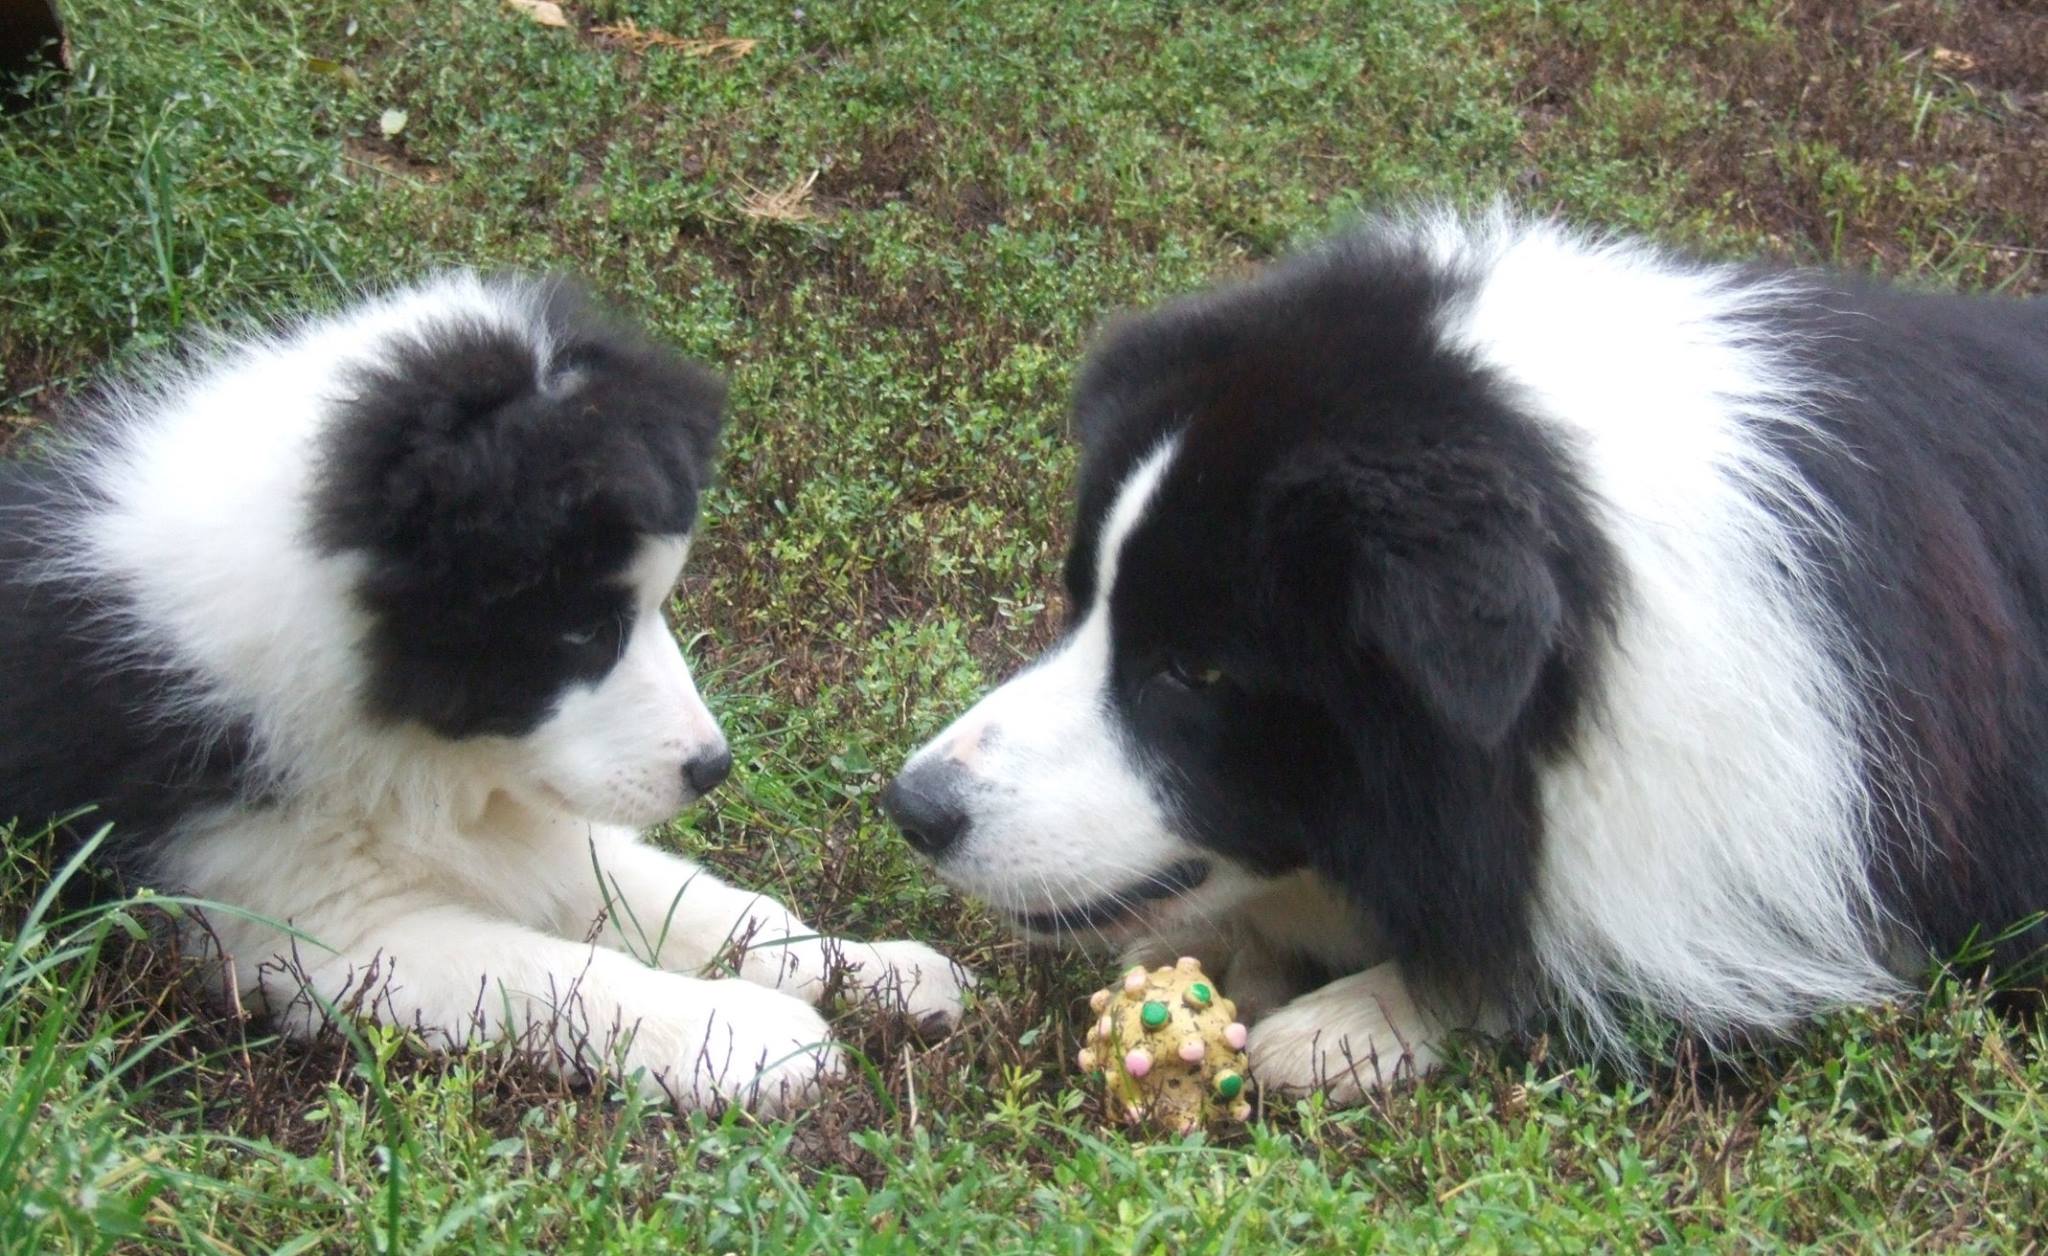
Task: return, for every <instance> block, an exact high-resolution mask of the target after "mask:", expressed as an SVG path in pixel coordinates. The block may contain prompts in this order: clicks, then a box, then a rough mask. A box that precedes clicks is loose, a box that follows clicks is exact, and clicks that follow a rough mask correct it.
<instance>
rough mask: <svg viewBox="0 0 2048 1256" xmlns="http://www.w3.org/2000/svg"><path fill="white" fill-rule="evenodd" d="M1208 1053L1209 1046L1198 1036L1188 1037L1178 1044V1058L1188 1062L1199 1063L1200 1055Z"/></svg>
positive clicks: (1200, 1060)
mask: <svg viewBox="0 0 2048 1256" xmlns="http://www.w3.org/2000/svg"><path fill="white" fill-rule="evenodd" d="M1207 1054H1209V1048H1208V1047H1207V1046H1205V1045H1204V1044H1203V1042H1202V1040H1201V1039H1200V1038H1190V1039H1188V1040H1187V1041H1186V1042H1183V1043H1181V1044H1180V1058H1181V1059H1183V1060H1186V1061H1187V1062H1188V1063H1190V1064H1200V1063H1201V1062H1202V1057H1203V1056H1205V1055H1207Z"/></svg>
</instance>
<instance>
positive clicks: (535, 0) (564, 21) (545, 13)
mask: <svg viewBox="0 0 2048 1256" xmlns="http://www.w3.org/2000/svg"><path fill="white" fill-rule="evenodd" d="M505 7H506V8H508V9H513V10H516V11H518V12H520V13H524V14H525V15H526V16H528V17H530V18H532V19H533V20H534V21H535V22H537V23H539V24H540V25H542V26H561V27H566V26H568V25H569V19H568V18H567V17H565V16H563V14H562V6H561V5H559V4H556V3H555V0H505Z"/></svg>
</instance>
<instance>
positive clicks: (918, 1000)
mask: <svg viewBox="0 0 2048 1256" xmlns="http://www.w3.org/2000/svg"><path fill="white" fill-rule="evenodd" d="M839 947H840V957H841V959H843V960H844V962H845V964H846V967H847V982H848V984H849V985H850V986H852V987H853V988H855V989H856V990H858V991H859V992H860V995H861V998H862V999H864V1000H866V1001H868V1002H871V1003H873V1004H874V1005H875V1006H877V1007H880V1008H882V1009H884V1010H885V1011H889V1012H894V1013H896V1014H898V1015H900V1016H902V1017H903V1018H904V1019H906V1020H908V1021H909V1022H910V1023H911V1024H912V1025H915V1026H916V1027H917V1029H918V1031H919V1032H921V1033H926V1034H938V1033H944V1032H945V1031H947V1030H949V1029H951V1028H953V1027H954V1026H955V1025H958V1024H959V1023H960V1016H961V1013H962V1012H963V1010H964V1007H965V1001H966V994H967V991H968V990H970V989H972V988H973V986H974V974H973V973H970V972H968V971H967V970H966V969H965V968H963V967H961V966H960V965H959V964H956V963H954V962H953V961H952V960H950V959H947V958H946V957H945V956H943V955H941V954H939V953H938V952H937V951H935V950H933V949H932V948H930V947H928V946H926V945H925V944H924V943H922V942H910V941H895V942H842V943H840V944H839Z"/></svg>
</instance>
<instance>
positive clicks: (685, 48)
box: [590, 18, 761, 65]
mask: <svg viewBox="0 0 2048 1256" xmlns="http://www.w3.org/2000/svg"><path fill="white" fill-rule="evenodd" d="M590 33H591V34H593V35H601V36H603V37H604V38H606V39H615V40H617V41H619V42H620V43H622V44H624V45H626V46H627V47H628V48H631V49H632V50H633V51H634V52H646V51H647V50H648V49H649V48H666V49H668V50H669V51H671V52H678V53H681V54H682V55H683V56H686V57H703V58H706V59H707V60H711V61H718V62H723V63H725V64H727V65H730V64H732V63H733V62H735V61H737V60H739V59H740V58H741V57H744V56H746V55H747V54H748V53H750V52H752V51H753V50H754V47H755V45H756V44H758V43H760V42H761V41H760V40H758V39H735V38H731V37H729V36H724V35H718V36H711V37H707V38H704V39H685V38H684V37H683V36H681V35H671V34H669V33H668V32H667V31H660V30H650V29H648V28H647V27H644V26H640V25H637V24H636V23H635V22H634V21H633V19H631V18H627V19H626V20H625V21H623V22H618V23H615V24H613V25H610V26H593V27H591V29H590Z"/></svg>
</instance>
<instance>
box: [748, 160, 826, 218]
mask: <svg viewBox="0 0 2048 1256" xmlns="http://www.w3.org/2000/svg"><path fill="white" fill-rule="evenodd" d="M818 174H819V172H818V171H816V170H813V171H811V172H810V173H809V174H807V175H805V176H804V177H803V178H801V179H798V180H797V181H796V182H794V183H792V184H790V185H789V186H788V187H786V188H780V189H777V190H775V191H772V192H768V191H763V190H761V189H760V188H757V187H754V186H753V185H752V184H748V185H747V199H746V200H744V201H741V202H740V212H741V213H743V214H745V215H746V216H747V217H749V218H761V219H766V220H767V221H769V222H806V221H808V220H810V219H813V218H816V217H817V216H818V213H817V211H816V210H814V209H812V208H811V189H812V188H813V187H815V186H816V185H817V182H818Z"/></svg>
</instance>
